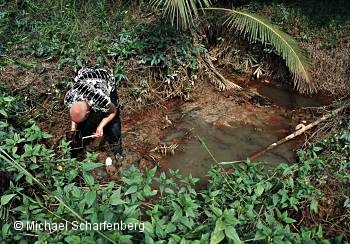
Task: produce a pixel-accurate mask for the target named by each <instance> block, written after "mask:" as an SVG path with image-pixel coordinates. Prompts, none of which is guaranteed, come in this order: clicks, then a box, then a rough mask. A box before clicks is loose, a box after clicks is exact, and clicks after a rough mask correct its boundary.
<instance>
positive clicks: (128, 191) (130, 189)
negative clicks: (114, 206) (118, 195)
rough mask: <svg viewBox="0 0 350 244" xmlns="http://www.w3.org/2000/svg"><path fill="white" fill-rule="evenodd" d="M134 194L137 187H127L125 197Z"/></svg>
mask: <svg viewBox="0 0 350 244" xmlns="http://www.w3.org/2000/svg"><path fill="white" fill-rule="evenodd" d="M135 192H137V186H136V185H133V186H131V187H129V189H128V190H127V191H126V192H125V195H129V194H132V193H135Z"/></svg>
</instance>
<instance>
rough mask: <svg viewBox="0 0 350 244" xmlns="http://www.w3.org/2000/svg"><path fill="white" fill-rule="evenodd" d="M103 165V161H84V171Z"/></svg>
mask: <svg viewBox="0 0 350 244" xmlns="http://www.w3.org/2000/svg"><path fill="white" fill-rule="evenodd" d="M101 166H103V164H101V163H83V171H90V170H92V169H96V168H99V167H101Z"/></svg>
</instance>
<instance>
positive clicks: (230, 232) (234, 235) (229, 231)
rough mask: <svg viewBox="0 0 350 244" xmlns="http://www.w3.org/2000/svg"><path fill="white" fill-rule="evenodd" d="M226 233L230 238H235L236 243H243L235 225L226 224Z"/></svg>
mask: <svg viewBox="0 0 350 244" xmlns="http://www.w3.org/2000/svg"><path fill="white" fill-rule="evenodd" d="M225 234H226V236H227V237H228V238H229V239H231V240H233V243H235V244H239V243H243V242H242V241H241V239H239V236H238V234H237V232H236V229H235V228H234V227H233V226H226V228H225Z"/></svg>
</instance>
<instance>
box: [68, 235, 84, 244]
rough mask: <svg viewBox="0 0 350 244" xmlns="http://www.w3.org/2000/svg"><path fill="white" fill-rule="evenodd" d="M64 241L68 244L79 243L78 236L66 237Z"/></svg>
mask: <svg viewBox="0 0 350 244" xmlns="http://www.w3.org/2000/svg"><path fill="white" fill-rule="evenodd" d="M64 240H65V241H66V242H68V244H76V243H81V240H80V237H79V236H74V235H72V236H67V237H66V238H64Z"/></svg>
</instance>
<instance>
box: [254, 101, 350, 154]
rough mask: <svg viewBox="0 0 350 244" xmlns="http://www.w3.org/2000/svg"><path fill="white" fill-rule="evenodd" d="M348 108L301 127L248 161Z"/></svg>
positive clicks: (335, 111)
mask: <svg viewBox="0 0 350 244" xmlns="http://www.w3.org/2000/svg"><path fill="white" fill-rule="evenodd" d="M348 106H349V104H346V105H344V106H342V107H340V108H337V109H335V110H333V111H331V112H330V113H328V114H326V115H324V116H322V117H321V118H319V119H318V120H316V121H314V122H312V123H311V124H308V125H306V126H304V127H302V128H301V129H299V130H297V131H295V132H293V133H292V134H290V135H288V136H286V137H284V138H283V139H281V140H279V141H277V142H275V143H272V144H271V145H269V146H268V147H266V148H265V149H263V150H262V151H259V152H257V153H255V154H253V155H252V156H250V157H248V159H249V160H256V159H257V158H259V157H261V156H262V155H264V154H265V153H267V152H269V151H271V150H272V149H274V148H275V147H277V146H279V145H281V144H283V143H285V142H287V141H289V140H291V139H293V138H295V137H297V136H299V135H301V134H303V133H304V132H305V131H307V130H309V129H311V128H312V127H314V126H316V125H318V124H319V123H321V122H323V121H325V120H327V119H329V118H331V117H333V116H334V115H336V114H338V113H339V112H341V111H342V110H344V109H345V108H347V107H348Z"/></svg>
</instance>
